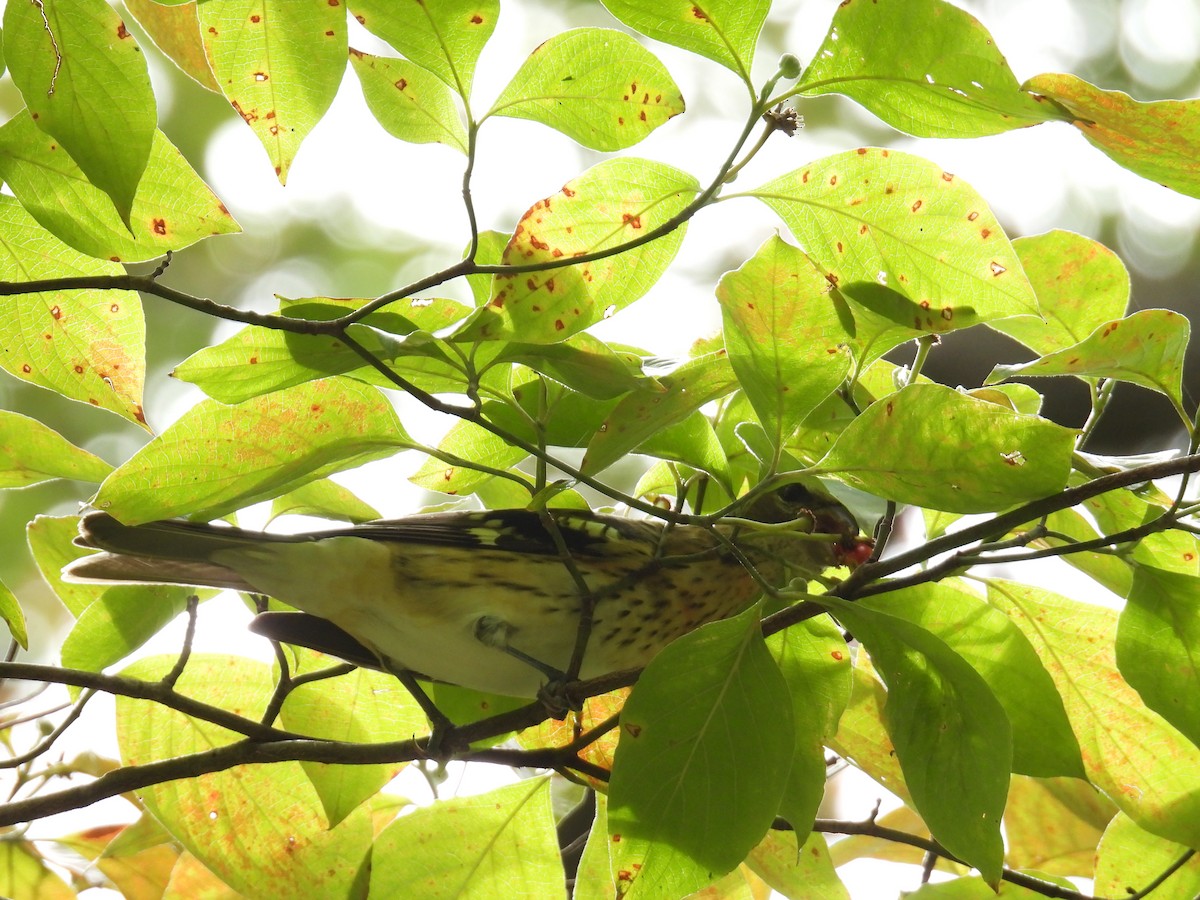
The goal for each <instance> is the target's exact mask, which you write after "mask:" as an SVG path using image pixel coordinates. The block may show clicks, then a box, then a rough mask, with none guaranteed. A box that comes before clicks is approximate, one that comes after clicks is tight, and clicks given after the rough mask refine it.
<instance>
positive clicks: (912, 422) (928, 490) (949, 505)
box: [817, 384, 1075, 513]
mask: <svg viewBox="0 0 1200 900" xmlns="http://www.w3.org/2000/svg"><path fill="white" fill-rule="evenodd" d="M1074 440H1075V432H1074V430H1072V429H1070V428H1063V427H1062V426H1061V425H1056V424H1054V423H1053V422H1050V421H1047V420H1046V419H1041V418H1038V417H1037V416H1024V415H1020V414H1018V413H1014V412H1011V411H1010V410H1007V409H1005V408H1003V407H1001V406H997V405H996V404H995V403H988V402H987V401H984V400H976V399H975V398H973V397H968V396H967V395H966V394H962V393H959V392H958V391H956V390H953V389H952V388H948V387H944V386H942V385H940V384H914V385H909V386H908V387H906V388H902V389H901V390H899V391H897V392H896V393H894V394H891V395H889V396H886V397H883V398H882V399H880V400H876V401H875V402H874V403H873V404H871V405H870V406H869V407H867V408H866V409H865V410H863V412H862V415H860V416H859V417H858V418H856V419H855V420H854V421H853V422H851V423H850V424H849V425H848V426H847V427H846V428H845V430H844V431H842V433H841V434H840V435H838V438H837V441H836V442H835V443H834V445H833V447H832V448H831V449H830V451H829V453H828V455H827V456H826V457H825V458H824V459H823V460H821V462H820V463H818V464H817V465H818V468H819V469H820V470H821V473H822V474H829V475H834V476H836V477H837V478H840V479H841V480H842V481H845V482H848V483H849V484H852V485H854V486H855V487H858V488H861V489H863V490H865V491H867V492H868V493H872V494H875V495H876V496H879V497H887V498H888V499H890V500H895V501H897V502H900V503H911V504H913V505H914V506H923V507H928V508H930V509H943V510H947V511H949V512H961V513H982V512H994V511H996V510H1001V509H1007V508H1009V507H1010V506H1013V505H1014V504H1017V503H1022V502H1024V501H1026V500H1036V499H1038V498H1041V497H1048V496H1049V495H1050V494H1053V493H1055V492H1057V491H1060V490H1062V489H1063V487H1064V486H1065V485H1066V483H1067V475H1068V474H1069V473H1070V471H1071V452H1072V450H1073V449H1074ZM1013 454H1019V456H1014V455H1013Z"/></svg>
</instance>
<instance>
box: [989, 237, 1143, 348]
mask: <svg viewBox="0 0 1200 900" xmlns="http://www.w3.org/2000/svg"><path fill="white" fill-rule="evenodd" d="M1013 248H1014V249H1015V250H1016V251H1017V255H1018V256H1019V257H1020V258H1021V266H1022V267H1023V268H1024V269H1025V274H1026V275H1027V276H1028V277H1029V282H1030V284H1032V285H1033V290H1034V292H1035V293H1036V294H1037V298H1038V306H1039V307H1041V311H1042V315H1041V316H1040V317H1039V316H1016V317H1014V318H1011V319H1000V320H998V321H996V322H992V323H991V325H990V326H989V327H991V328H994V329H995V330H996V331H1000V332H1003V333H1004V334H1007V335H1008V336H1009V337H1012V338H1016V339H1017V340H1018V341H1020V342H1021V343H1022V344H1024V345H1025V346H1026V347H1028V348H1029V349H1030V350H1033V351H1034V352H1035V353H1051V352H1053V351H1055V350H1061V349H1063V348H1064V347H1069V346H1070V345H1071V344H1077V343H1079V342H1080V341H1082V340H1083V339H1084V338H1086V337H1087V336H1088V335H1089V334H1091V333H1092V332H1093V331H1094V330H1095V329H1096V328H1097V327H1099V326H1100V325H1103V324H1104V323H1105V322H1108V321H1110V320H1112V319H1119V318H1120V317H1121V316H1123V315H1124V314H1125V307H1126V305H1127V304H1128V303H1129V272H1128V270H1126V268H1125V264H1124V263H1123V262H1121V258H1120V257H1119V256H1117V254H1115V253H1113V252H1112V251H1111V250H1109V249H1108V248H1107V247H1105V246H1104V245H1103V244H1101V243H1100V242H1099V241H1093V240H1092V239H1091V238H1087V237H1084V236H1083V235H1081V234H1075V233H1074V232H1072V231H1049V232H1047V233H1046V234H1039V235H1035V236H1033V237H1019V238H1017V239H1016V240H1015V241H1013ZM1043 317H1044V318H1043Z"/></svg>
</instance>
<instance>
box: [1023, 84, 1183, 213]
mask: <svg viewBox="0 0 1200 900" xmlns="http://www.w3.org/2000/svg"><path fill="white" fill-rule="evenodd" d="M1023 87H1024V88H1025V90H1028V91H1033V92H1034V93H1037V94H1041V95H1043V96H1046V97H1049V98H1050V99H1051V100H1054V101H1055V102H1056V103H1059V104H1061V105H1062V106H1064V107H1065V108H1066V109H1067V111H1068V113H1069V114H1070V115H1071V116H1073V117H1074V121H1073V122H1072V123H1071V124H1072V125H1074V126H1075V127H1076V128H1078V129H1079V131H1080V132H1081V133H1082V134H1083V136H1084V137H1085V138H1087V140H1088V143H1090V144H1091V145H1092V146H1094V147H1098V148H1099V149H1100V150H1101V151H1102V152H1104V153H1106V154H1107V155H1108V156H1109V157H1110V158H1111V159H1112V160H1113V161H1114V162H1116V163H1117V164H1118V165H1120V166H1124V167H1125V168H1126V169H1129V170H1130V171H1131V172H1136V173H1137V174H1138V175H1141V176H1142V177H1143V178H1148V179H1149V180H1150V181H1157V182H1158V183H1159V184H1162V185H1165V186H1167V187H1169V188H1171V189H1172V190H1176V191H1178V192H1179V193H1181V194H1186V195H1187V196H1189V197H1200V158H1198V157H1197V152H1196V151H1197V148H1198V147H1200V100H1159V101H1156V102H1154V103H1141V102H1139V101H1137V100H1134V99H1133V98H1132V97H1130V96H1129V95H1128V94H1123V93H1121V92H1120V91H1103V90H1101V89H1100V88H1098V87H1096V86H1095V85H1092V84H1088V83H1087V82H1086V81H1084V80H1083V79H1081V78H1076V77H1075V76H1074V75H1055V74H1045V75H1036V76H1034V77H1033V78H1031V79H1029V80H1028V81H1027V82H1025V84H1024V85H1023Z"/></svg>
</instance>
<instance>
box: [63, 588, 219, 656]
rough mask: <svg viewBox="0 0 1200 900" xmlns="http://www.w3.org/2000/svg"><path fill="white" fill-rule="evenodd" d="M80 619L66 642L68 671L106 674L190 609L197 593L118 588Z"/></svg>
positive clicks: (105, 593) (94, 604)
mask: <svg viewBox="0 0 1200 900" xmlns="http://www.w3.org/2000/svg"><path fill="white" fill-rule="evenodd" d="M103 590H104V593H103V594H101V595H100V597H99V599H97V600H96V601H95V602H94V603H92V604H90V605H89V606H88V607H87V609H85V610H83V611H82V612H81V613H80V614H79V618H78V619H77V620H76V621H75V625H74V627H72V628H71V632H70V633H69V634H68V635H67V636H66V638H65V639H64V640H63V644H62V664H63V665H64V666H65V667H66V668H68V669H83V670H84V671H88V672H102V671H104V669H105V668H107V667H108V666H111V665H112V664H113V663H116V662H120V661H121V660H123V659H124V658H125V657H127V656H128V655H129V654H130V653H132V652H133V651H134V650H136V649H138V648H139V647H141V646H142V645H143V644H145V643H146V641H148V640H149V639H150V638H152V637H154V635H156V634H158V633H159V632H160V631H161V630H162V629H163V627H164V626H166V625H167V624H168V623H170V622H171V621H172V620H173V619H174V618H175V617H176V616H177V615H179V614H180V613H181V612H183V610H184V609H185V608H186V606H187V599H188V597H189V596H190V595H192V594H194V593H196V590H195V588H190V587H174V586H166V585H161V584H119V585H114V586H112V587H108V588H104V589H103Z"/></svg>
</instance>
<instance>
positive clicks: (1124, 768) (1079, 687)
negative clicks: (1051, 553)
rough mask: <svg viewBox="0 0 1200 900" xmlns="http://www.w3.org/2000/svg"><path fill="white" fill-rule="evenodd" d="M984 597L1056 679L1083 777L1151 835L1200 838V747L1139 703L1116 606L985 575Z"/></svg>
mask: <svg viewBox="0 0 1200 900" xmlns="http://www.w3.org/2000/svg"><path fill="white" fill-rule="evenodd" d="M988 603H989V604H991V605H992V606H994V607H996V608H997V609H999V610H1000V611H1001V612H1003V613H1005V614H1006V615H1007V616H1008V617H1009V618H1010V619H1012V620H1013V622H1015V623H1016V625H1017V627H1018V628H1020V629H1021V630H1022V631H1023V632H1024V633H1025V637H1027V638H1028V639H1029V641H1030V643H1032V644H1033V646H1034V649H1035V650H1037V651H1038V656H1039V657H1041V659H1042V664H1043V665H1044V666H1045V667H1046V670H1047V671H1048V672H1049V673H1050V677H1051V678H1053V679H1054V685H1055V687H1056V688H1058V693H1059V695H1060V696H1061V697H1062V699H1063V706H1064V707H1065V708H1066V711H1067V718H1068V719H1069V720H1070V722H1071V730H1072V731H1073V732H1074V733H1075V736H1076V737H1077V738H1078V739H1079V746H1080V749H1081V750H1082V751H1083V765H1084V769H1085V770H1086V771H1087V780H1088V781H1090V782H1091V783H1092V784H1094V785H1095V786H1096V787H1097V788H1099V790H1100V791H1101V792H1102V793H1104V794H1105V795H1106V796H1107V797H1108V798H1109V799H1110V800H1112V801H1113V802H1114V803H1116V805H1117V806H1118V807H1120V809H1121V811H1122V812H1124V813H1125V814H1126V815H1128V816H1129V817H1130V818H1131V819H1133V820H1134V821H1135V822H1137V823H1138V825H1140V826H1141V827H1142V828H1145V829H1146V830H1148V831H1151V832H1153V833H1154V834H1157V835H1160V836H1162V837H1165V838H1168V839H1170V840H1173V841H1176V842H1178V843H1180V844H1184V845H1186V846H1194V845H1196V843H1197V842H1200V791H1197V788H1196V785H1197V777H1196V773H1197V772H1200V748H1197V747H1196V745H1194V744H1193V743H1192V742H1191V741H1189V740H1188V739H1187V738H1186V737H1184V736H1183V735H1182V734H1180V733H1179V732H1178V731H1176V730H1175V729H1174V728H1173V727H1171V726H1170V725H1169V724H1168V723H1167V722H1166V721H1165V720H1164V719H1163V718H1162V717H1161V716H1159V715H1158V714H1157V713H1155V712H1153V711H1151V710H1150V709H1148V708H1147V707H1146V705H1145V704H1144V703H1143V702H1142V699H1141V698H1140V697H1139V696H1138V695H1137V692H1136V691H1134V689H1133V688H1132V687H1130V686H1129V684H1128V683H1127V682H1126V680H1125V678H1124V677H1123V676H1122V675H1121V672H1120V671H1119V670H1118V668H1117V661H1116V658H1115V649H1114V647H1115V641H1116V633H1117V613H1116V612H1114V611H1113V610H1111V609H1106V608H1104V607H1102V606H1097V605H1095V604H1092V603H1080V602H1079V601H1076V600H1071V599H1068V598H1066V597H1062V596H1060V595H1058V594H1055V593H1052V592H1051V591H1048V590H1045V589H1043V588H1038V587H1032V586H1030V585H1024V584H1018V583H1017V582H1012V581H1000V580H998V579H997V580H990V581H989V582H988Z"/></svg>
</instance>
